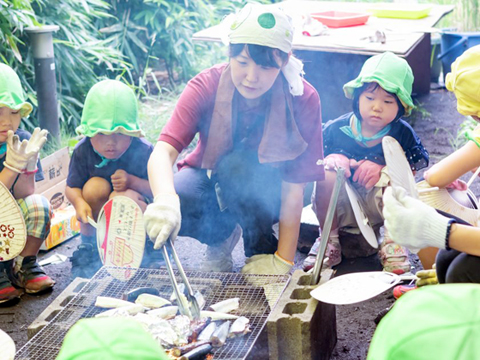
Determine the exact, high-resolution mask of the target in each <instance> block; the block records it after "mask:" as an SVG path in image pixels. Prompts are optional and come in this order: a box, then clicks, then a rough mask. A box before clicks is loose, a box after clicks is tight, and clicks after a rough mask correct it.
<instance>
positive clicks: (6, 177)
mask: <svg viewBox="0 0 480 360" xmlns="http://www.w3.org/2000/svg"><path fill="white" fill-rule="evenodd" d="M17 176H19V175H18V173H17V172H15V171H13V170H10V169H9V168H7V167H5V168H3V170H2V171H1V172H0V182H1V183H2V184H3V185H5V187H6V188H7V189H11V188H12V186H13V184H14V183H15V179H16V178H17Z"/></svg>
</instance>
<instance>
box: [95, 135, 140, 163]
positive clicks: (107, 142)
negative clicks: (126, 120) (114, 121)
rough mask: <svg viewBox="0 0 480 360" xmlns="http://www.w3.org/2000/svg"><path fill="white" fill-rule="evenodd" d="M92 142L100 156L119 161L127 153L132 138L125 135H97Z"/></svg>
mask: <svg viewBox="0 0 480 360" xmlns="http://www.w3.org/2000/svg"><path fill="white" fill-rule="evenodd" d="M90 141H91V142H92V146H93V147H94V148H95V150H97V152H98V153H99V154H100V155H102V156H104V157H105V158H107V159H117V158H119V157H120V156H122V155H123V153H124V152H125V151H127V149H128V147H129V146H130V143H131V141H132V138H131V137H130V136H127V135H123V134H110V135H105V134H97V135H95V136H94V137H92V138H90Z"/></svg>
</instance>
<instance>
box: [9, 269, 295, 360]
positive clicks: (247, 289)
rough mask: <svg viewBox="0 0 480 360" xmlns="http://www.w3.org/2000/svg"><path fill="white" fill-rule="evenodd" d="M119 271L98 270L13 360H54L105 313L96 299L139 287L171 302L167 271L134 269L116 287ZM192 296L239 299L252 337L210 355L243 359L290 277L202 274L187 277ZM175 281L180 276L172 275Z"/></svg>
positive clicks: (210, 299)
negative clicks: (73, 331) (72, 336)
mask: <svg viewBox="0 0 480 360" xmlns="http://www.w3.org/2000/svg"><path fill="white" fill-rule="evenodd" d="M124 271H125V269H122V268H115V267H102V268H101V269H100V270H99V271H98V272H97V273H96V274H95V276H94V277H93V278H92V279H91V280H90V281H89V282H88V283H87V284H86V285H85V286H84V287H83V288H82V290H81V291H80V292H79V293H78V294H77V295H76V296H75V297H74V298H73V299H72V300H71V301H70V302H69V303H68V304H67V306H65V308H63V309H62V310H61V311H60V312H59V313H58V314H57V315H56V316H55V317H54V318H53V319H52V321H51V322H50V323H49V324H48V325H47V326H45V327H44V328H43V329H42V330H40V331H39V332H38V333H37V334H36V335H35V336H34V337H33V338H32V339H30V341H28V342H27V343H26V344H25V345H24V346H23V347H22V348H21V349H20V350H19V351H18V352H17V355H16V357H15V359H16V360H53V359H55V357H56V356H57V354H58V352H59V351H60V347H61V344H62V341H63V338H64V337H65V334H66V332H67V331H68V330H69V329H70V327H71V326H73V325H74V324H75V323H76V322H77V321H78V320H79V319H81V318H89V317H94V316H95V315H96V314H98V313H100V312H103V311H105V309H101V308H98V307H95V306H94V304H95V300H96V298H97V296H110V297H114V298H121V297H122V295H123V293H125V292H127V291H130V290H132V289H135V288H138V287H154V288H156V289H158V290H159V292H160V296H162V297H165V298H169V297H170V295H171V293H172V291H173V288H172V286H171V285H170V280H169V278H168V273H167V271H166V270H163V269H161V270H154V269H138V270H136V272H135V274H134V275H133V276H132V277H131V279H130V280H128V281H120V280H118V278H121V276H120V275H121V274H122V273H123V272H124ZM186 274H187V276H188V278H189V281H190V284H191V285H192V288H193V291H197V290H198V291H200V292H201V293H202V295H203V296H204V298H205V301H206V304H205V308H207V307H208V306H209V305H211V304H215V303H217V302H219V301H222V300H226V299H229V298H233V297H238V298H240V308H239V309H238V310H236V311H234V312H232V313H233V314H235V315H242V316H245V317H247V318H248V319H250V328H251V332H250V333H248V334H247V335H245V336H243V337H240V338H235V339H228V340H227V342H226V344H225V345H224V346H223V347H221V348H218V349H214V350H213V353H214V359H216V360H220V359H244V358H246V356H247V355H248V353H249V351H250V349H251V348H252V346H253V344H254V343H255V341H256V339H257V338H258V336H259V335H260V332H261V331H262V329H263V327H264V326H265V323H266V321H267V317H268V315H269V314H270V311H271V309H272V308H273V307H274V306H275V304H276V303H277V301H278V299H279V297H280V295H281V293H282V292H283V290H284V289H285V287H286V285H287V283H288V280H289V279H290V276H288V275H279V276H277V275H244V274H236V273H205V272H198V271H186ZM175 276H176V277H177V278H179V274H178V272H177V271H175Z"/></svg>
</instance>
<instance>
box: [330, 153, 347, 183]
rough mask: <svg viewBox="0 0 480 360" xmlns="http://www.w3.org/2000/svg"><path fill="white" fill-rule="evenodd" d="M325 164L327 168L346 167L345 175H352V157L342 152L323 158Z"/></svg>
mask: <svg viewBox="0 0 480 360" xmlns="http://www.w3.org/2000/svg"><path fill="white" fill-rule="evenodd" d="M323 166H324V167H325V170H336V169H338V168H343V169H345V177H346V178H349V177H350V176H351V175H352V172H351V171H350V159H349V158H347V157H346V156H345V155H341V154H330V155H328V156H327V157H326V158H325V159H323Z"/></svg>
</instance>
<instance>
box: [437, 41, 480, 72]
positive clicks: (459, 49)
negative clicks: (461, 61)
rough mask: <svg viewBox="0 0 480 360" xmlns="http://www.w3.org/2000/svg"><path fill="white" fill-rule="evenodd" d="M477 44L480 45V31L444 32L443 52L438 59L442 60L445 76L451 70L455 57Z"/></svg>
mask: <svg viewBox="0 0 480 360" xmlns="http://www.w3.org/2000/svg"><path fill="white" fill-rule="evenodd" d="M475 45H480V32H464V33H459V32H443V33H442V53H441V54H440V55H438V59H439V60H441V61H442V68H443V77H444V78H445V76H446V75H447V74H448V73H449V72H450V71H451V66H452V63H453V62H454V61H455V59H456V58H457V57H459V56H460V55H462V54H463V52H464V51H465V50H467V49H469V48H471V47H473V46H475Z"/></svg>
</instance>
